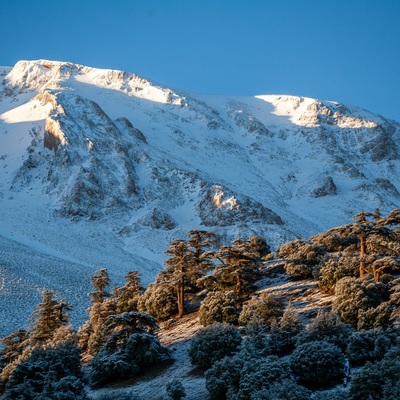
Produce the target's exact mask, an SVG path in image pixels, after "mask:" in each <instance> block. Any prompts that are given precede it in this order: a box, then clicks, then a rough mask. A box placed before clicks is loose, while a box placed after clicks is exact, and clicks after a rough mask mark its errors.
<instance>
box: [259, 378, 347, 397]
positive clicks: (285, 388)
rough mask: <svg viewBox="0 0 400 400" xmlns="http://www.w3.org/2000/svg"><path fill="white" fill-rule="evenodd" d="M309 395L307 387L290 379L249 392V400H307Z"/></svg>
mask: <svg viewBox="0 0 400 400" xmlns="http://www.w3.org/2000/svg"><path fill="white" fill-rule="evenodd" d="M310 397H311V392H310V391H309V390H308V389H306V388H305V387H303V386H299V385H298V384H297V383H296V382H294V381H292V380H290V379H285V380H283V381H282V382H276V383H274V384H273V385H272V386H271V387H270V388H269V389H262V390H259V391H256V392H254V393H252V394H251V400H265V399H271V400H309V399H310ZM338 400H339V399H338ZM340 400H342V399H340Z"/></svg>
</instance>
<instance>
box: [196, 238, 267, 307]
mask: <svg viewBox="0 0 400 400" xmlns="http://www.w3.org/2000/svg"><path fill="white" fill-rule="evenodd" d="M214 257H215V258H216V259H217V260H218V261H219V262H220V264H219V265H218V266H217V267H216V268H215V270H214V272H213V274H212V275H208V276H206V277H204V278H202V279H201V281H202V283H203V284H204V285H205V286H206V287H207V288H210V289H212V290H221V291H226V290H234V291H235V293H236V296H237V298H238V301H239V303H242V301H243V300H244V298H245V297H246V296H248V295H249V294H250V293H251V292H252V286H253V284H254V282H255V281H256V280H257V279H258V278H259V277H260V276H261V273H260V269H259V263H260V261H261V260H260V254H259V252H258V251H257V250H255V249H254V248H253V247H252V245H251V243H250V242H249V241H245V240H242V239H240V238H237V239H234V240H233V242H232V246H222V247H220V249H219V251H217V252H216V253H215V254H214Z"/></svg>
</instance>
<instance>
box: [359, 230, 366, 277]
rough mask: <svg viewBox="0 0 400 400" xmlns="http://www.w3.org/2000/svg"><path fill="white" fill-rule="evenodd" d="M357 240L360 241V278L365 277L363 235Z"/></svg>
mask: <svg viewBox="0 0 400 400" xmlns="http://www.w3.org/2000/svg"><path fill="white" fill-rule="evenodd" d="M358 239H360V278H361V277H362V276H364V275H365V273H366V272H367V269H366V267H365V253H366V248H365V238H364V236H363V235H359V236H358Z"/></svg>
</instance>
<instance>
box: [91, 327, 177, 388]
mask: <svg viewBox="0 0 400 400" xmlns="http://www.w3.org/2000/svg"><path fill="white" fill-rule="evenodd" d="M168 359H170V354H169V351H168V350H167V349H166V348H164V347H162V346H161V344H160V342H159V340H158V339H157V338H156V337H155V336H153V335H152V334H150V333H145V332H142V333H134V334H132V335H131V336H130V337H129V339H128V340H127V341H126V343H125V344H124V346H122V347H120V348H119V349H118V350H117V351H115V352H113V351H109V350H107V349H103V350H102V351H100V352H99V353H97V354H96V356H95V357H94V358H93V360H92V362H91V367H92V371H93V372H92V376H91V378H92V381H93V382H94V383H96V384H100V383H101V384H102V383H106V382H110V381H113V380H123V379H126V378H129V377H132V376H135V375H136V374H138V373H139V372H140V371H142V370H143V369H144V368H145V367H148V366H150V365H153V364H155V363H157V362H160V361H165V360H168Z"/></svg>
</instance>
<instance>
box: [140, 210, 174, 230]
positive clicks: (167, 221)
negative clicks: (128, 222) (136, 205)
mask: <svg viewBox="0 0 400 400" xmlns="http://www.w3.org/2000/svg"><path fill="white" fill-rule="evenodd" d="M138 222H139V223H140V224H142V225H143V226H148V227H150V228H154V229H165V230H168V231H170V230H172V229H174V228H176V227H177V223H176V222H175V221H174V220H173V218H172V217H171V216H170V215H168V214H167V213H166V212H164V211H162V210H159V209H157V208H153V210H151V211H150V212H149V213H147V214H146V215H145V216H144V217H142V218H140V219H139V220H138Z"/></svg>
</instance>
